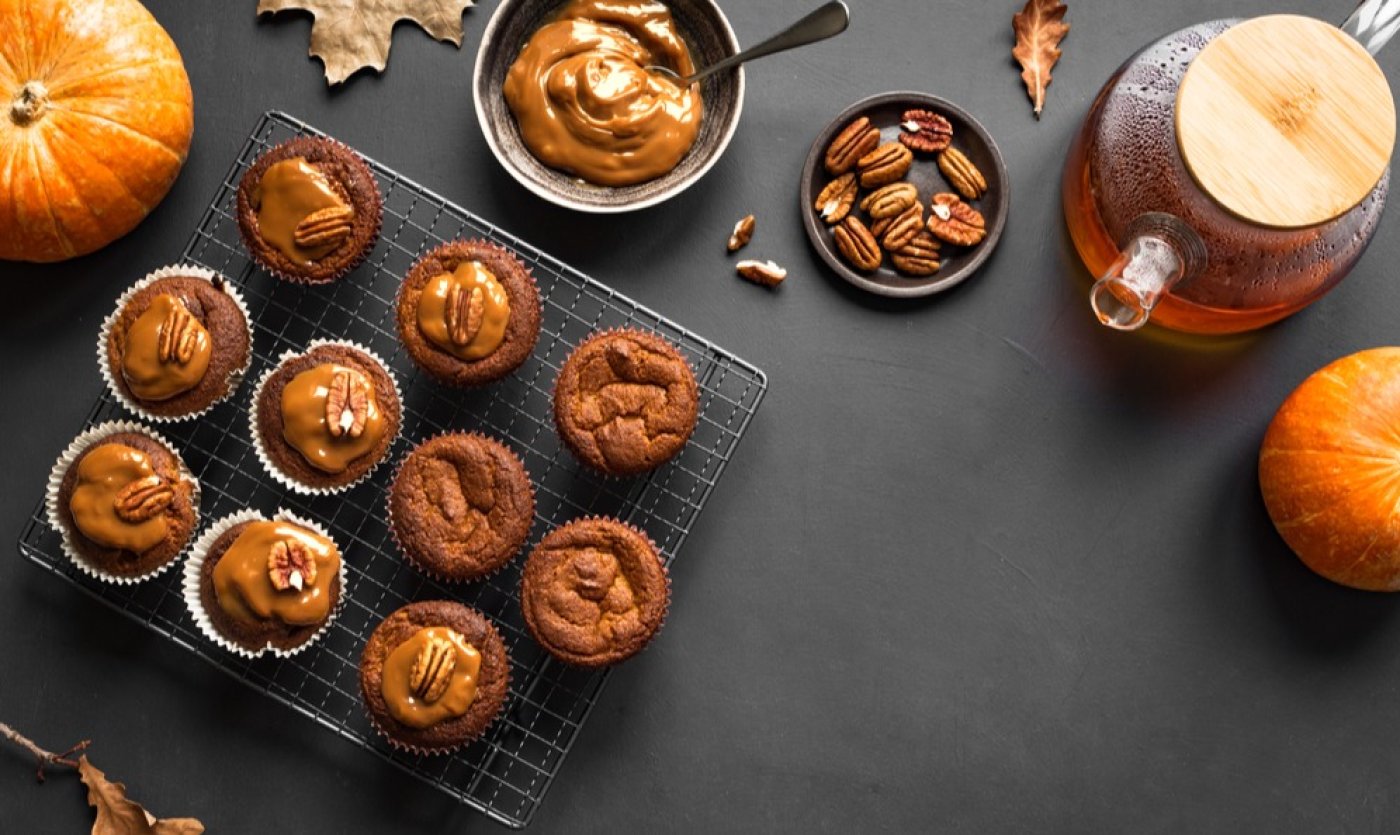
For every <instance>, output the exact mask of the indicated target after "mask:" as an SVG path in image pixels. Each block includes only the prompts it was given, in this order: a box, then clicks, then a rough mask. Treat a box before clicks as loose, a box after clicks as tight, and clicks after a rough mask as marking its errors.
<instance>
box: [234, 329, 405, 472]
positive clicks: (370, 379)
mask: <svg viewBox="0 0 1400 835" xmlns="http://www.w3.org/2000/svg"><path fill="white" fill-rule="evenodd" d="M253 400H254V402H253V408H252V410H251V411H250V417H251V420H252V431H253V440H254V442H255V444H256V445H257V448H258V451H259V453H260V455H259V457H260V458H261V459H262V462H263V464H264V466H265V467H266V468H267V470H268V471H269V472H270V473H271V474H272V475H273V476H275V477H276V478H278V479H279V480H280V481H282V482H283V483H284V484H286V485H287V486H289V487H292V488H293V489H296V490H299V491H301V492H308V493H325V492H337V491H339V490H343V489H346V488H348V487H350V486H351V485H353V484H355V483H357V482H359V481H360V480H361V479H363V478H364V477H365V476H367V475H369V474H370V472H372V471H373V470H374V468H375V467H377V466H378V465H379V463H380V462H381V461H382V460H384V456H385V455H387V454H388V452H389V447H390V446H391V445H392V444H393V442H394V439H395V438H396V437H397V436H398V434H399V426H400V423H401V420H402V409H403V407H402V404H401V403H400V401H399V393H398V386H397V385H396V384H395V383H394V379H393V377H391V376H390V375H389V372H388V370H387V369H386V368H385V367H384V364H383V363H382V362H380V361H379V359H378V358H377V357H375V356H374V355H372V354H370V353H369V352H368V351H367V350H365V349H363V348H360V347H359V346H357V345H352V344H349V343H342V342H328V343H322V344H313V346H312V347H311V348H310V349H309V350H307V351H306V353H303V354H288V355H286V356H285V357H283V359H282V362H281V363H280V364H279V365H277V366H276V367H275V368H273V369H271V370H270V371H269V372H268V373H267V374H266V375H265V376H264V377H263V379H262V382H260V383H259V384H258V389H257V392H256V393H255V394H254V395H253Z"/></svg>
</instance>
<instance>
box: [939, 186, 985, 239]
mask: <svg viewBox="0 0 1400 835" xmlns="http://www.w3.org/2000/svg"><path fill="white" fill-rule="evenodd" d="M928 231H930V232H932V233H933V235H934V237H936V238H938V239H939V240H942V241H947V242H948V243H950V244H956V245H958V246H973V245H974V244H979V243H981V242H982V239H983V238H985V237H987V222H986V221H985V220H983V218H982V213H981V212H979V211H977V210H976V209H974V208H972V207H971V206H969V205H967V204H966V203H964V202H963V201H962V198H961V197H958V196H957V195H956V194H949V193H947V192H945V193H943V194H935V195H934V196H933V203H932V204H931V205H930V206H929V218H928Z"/></svg>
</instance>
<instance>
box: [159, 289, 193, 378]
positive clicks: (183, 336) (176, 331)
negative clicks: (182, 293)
mask: <svg viewBox="0 0 1400 835" xmlns="http://www.w3.org/2000/svg"><path fill="white" fill-rule="evenodd" d="M172 298H175V306H174V307H172V308H170V312H169V313H167V314H165V319H164V320H162V321H161V323H160V327H158V328H156V359H158V360H160V362H161V363H162V364H164V365H168V364H170V363H172V362H174V363H179V364H180V365H185V364H186V363H188V362H189V361H190V360H191V359H193V358H194V350H195V348H196V347H197V346H198V345H199V324H198V323H197V322H195V320H194V315H193V314H192V313H190V311H189V309H188V308H187V307H185V303H184V302H183V301H181V300H180V299H179V298H178V297H172Z"/></svg>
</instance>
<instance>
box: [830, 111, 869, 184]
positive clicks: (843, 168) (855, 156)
mask: <svg viewBox="0 0 1400 835" xmlns="http://www.w3.org/2000/svg"><path fill="white" fill-rule="evenodd" d="M879 144H880V131H879V129H878V128H876V127H875V126H874V125H872V124H870V119H868V118H866V117H865V116H862V117H860V118H859V119H856V120H855V121H854V122H851V123H850V124H849V125H847V126H846V127H845V128H843V129H842V130H841V132H840V133H838V134H836V138H835V139H833V140H831V145H829V146H828V147H827V149H826V170H827V172H828V173H830V174H845V173H846V172H847V171H850V170H851V169H852V168H855V167H856V163H857V162H859V161H860V158H861V157H863V156H865V155H866V154H868V153H870V152H871V151H873V150H875V146H876V145H879Z"/></svg>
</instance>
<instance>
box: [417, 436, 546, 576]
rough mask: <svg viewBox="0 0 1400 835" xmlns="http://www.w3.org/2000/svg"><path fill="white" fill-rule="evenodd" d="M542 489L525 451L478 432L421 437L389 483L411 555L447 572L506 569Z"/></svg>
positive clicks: (424, 564) (422, 564)
mask: <svg viewBox="0 0 1400 835" xmlns="http://www.w3.org/2000/svg"><path fill="white" fill-rule="evenodd" d="M534 515H535V490H534V487H533V486H531V484H530V474H529V473H527V472H525V465H524V464H523V463H521V461H520V458H519V457H517V456H516V455H515V453H513V452H511V451H510V449H509V448H507V447H506V446H505V445H503V444H501V443H499V442H497V441H494V440H492V439H490V438H487V437H485V436H482V435H477V434H465V433H456V434H450V435H440V436H438V437H436V438H432V439H431V440H428V441H424V442H423V443H422V444H419V445H418V447H417V448H416V449H414V450H413V451H412V452H410V453H409V454H408V456H407V457H405V458H404V461H403V463H402V464H400V465H399V472H398V475H397V476H395V478H394V483H393V485H391V486H390V488H389V527H390V529H391V530H392V531H393V534H394V539H395V541H397V542H398V544H399V547H400V548H401V549H402V550H403V552H404V554H405V555H406V556H407V557H408V559H409V561H410V562H412V563H413V564H414V565H416V566H418V567H419V568H421V569H422V570H423V571H426V572H428V573H429V574H432V575H434V576H436V577H439V578H441V579H444V580H474V579H477V578H480V577H485V576H487V575H488V574H491V573H492V572H494V571H496V570H498V569H500V567H501V566H503V565H505V564H506V563H507V562H509V561H510V559H511V558H512V557H514V556H515V555H516V553H517V552H518V551H519V550H520V548H521V546H523V545H524V544H525V539H526V537H528V536H529V535H530V524H531V522H532V521H533V520H534Z"/></svg>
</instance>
